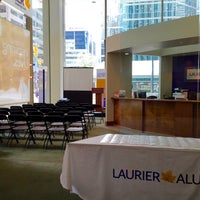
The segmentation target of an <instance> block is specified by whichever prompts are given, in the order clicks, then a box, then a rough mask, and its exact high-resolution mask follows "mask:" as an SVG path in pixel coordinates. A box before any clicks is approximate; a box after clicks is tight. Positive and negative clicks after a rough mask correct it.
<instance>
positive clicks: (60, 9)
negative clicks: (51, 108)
mask: <svg viewBox="0 0 200 200" xmlns="http://www.w3.org/2000/svg"><path fill="white" fill-rule="evenodd" d="M43 8H44V9H43V15H44V18H43V19H44V20H43V26H44V66H47V67H48V81H47V83H48V85H47V86H46V90H47V102H51V103H56V102H57V101H58V99H60V98H62V97H63V67H64V60H65V59H64V55H65V48H64V42H65V39H64V38H65V35H64V34H65V33H64V30H65V27H64V26H65V25H64V18H65V17H64V9H65V1H64V0H59V1H55V0H45V1H43Z"/></svg>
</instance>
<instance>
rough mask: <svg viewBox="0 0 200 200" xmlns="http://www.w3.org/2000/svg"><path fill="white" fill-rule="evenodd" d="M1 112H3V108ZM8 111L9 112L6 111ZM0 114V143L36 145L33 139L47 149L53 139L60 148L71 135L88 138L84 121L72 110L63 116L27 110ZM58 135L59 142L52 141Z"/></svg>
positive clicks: (82, 114) (80, 114) (70, 138)
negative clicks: (60, 143)
mask: <svg viewBox="0 0 200 200" xmlns="http://www.w3.org/2000/svg"><path fill="white" fill-rule="evenodd" d="M3 110H4V111H5V110H6V109H3ZM10 110H12V109H10ZM10 110H9V111H8V110H7V111H8V113H6V112H5V113H3V112H2V113H0V140H1V142H3V140H4V139H7V144H8V145H9V146H10V145H11V144H12V142H13V140H15V141H16V142H17V143H19V140H25V146H26V147H29V145H30V143H31V142H32V143H33V144H36V140H42V141H43V147H44V148H47V147H48V145H49V143H50V144H53V140H56V139H57V140H61V141H62V148H64V147H65V145H66V142H69V141H70V140H72V139H73V137H74V135H75V133H78V135H79V136H80V134H81V138H82V139H83V138H86V137H88V122H87V121H86V120H85V116H84V113H83V112H82V111H78V110H76V111H74V112H72V111H71V113H69V112H68V113H67V114H63V113H61V112H56V111H54V112H52V113H48V114H44V113H42V112H41V111H39V110H37V111H27V112H26V113H24V111H23V112H21V113H20V112H18V113H17V112H16V113H12V112H10ZM56 135H58V136H59V139H58V138H56Z"/></svg>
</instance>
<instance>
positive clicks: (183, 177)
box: [112, 168, 200, 185]
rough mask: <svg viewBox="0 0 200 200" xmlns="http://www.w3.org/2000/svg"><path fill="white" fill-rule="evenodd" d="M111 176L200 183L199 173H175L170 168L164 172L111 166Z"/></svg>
mask: <svg viewBox="0 0 200 200" xmlns="http://www.w3.org/2000/svg"><path fill="white" fill-rule="evenodd" d="M112 177H113V178H114V179H126V180H137V181H151V182H163V181H164V182H168V183H174V184H190V185H191V184H194V185H200V174H198V175H197V174H183V173H180V174H178V175H175V174H174V173H173V171H172V170H166V171H164V172H161V173H160V172H157V171H151V170H149V171H148V170H147V171H144V170H135V169H132V170H129V169H120V170H117V169H115V168H113V170H112Z"/></svg>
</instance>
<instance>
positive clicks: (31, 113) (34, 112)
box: [26, 111, 43, 116]
mask: <svg viewBox="0 0 200 200" xmlns="http://www.w3.org/2000/svg"><path fill="white" fill-rule="evenodd" d="M26 114H27V116H29V115H37V116H38V115H40V116H43V113H42V112H40V111H28V112H27V113H26Z"/></svg>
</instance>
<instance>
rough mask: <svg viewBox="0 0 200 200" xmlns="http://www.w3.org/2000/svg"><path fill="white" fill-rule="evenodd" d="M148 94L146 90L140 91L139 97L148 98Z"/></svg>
mask: <svg viewBox="0 0 200 200" xmlns="http://www.w3.org/2000/svg"><path fill="white" fill-rule="evenodd" d="M146 97H147V94H146V92H138V98H145V99H146Z"/></svg>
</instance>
